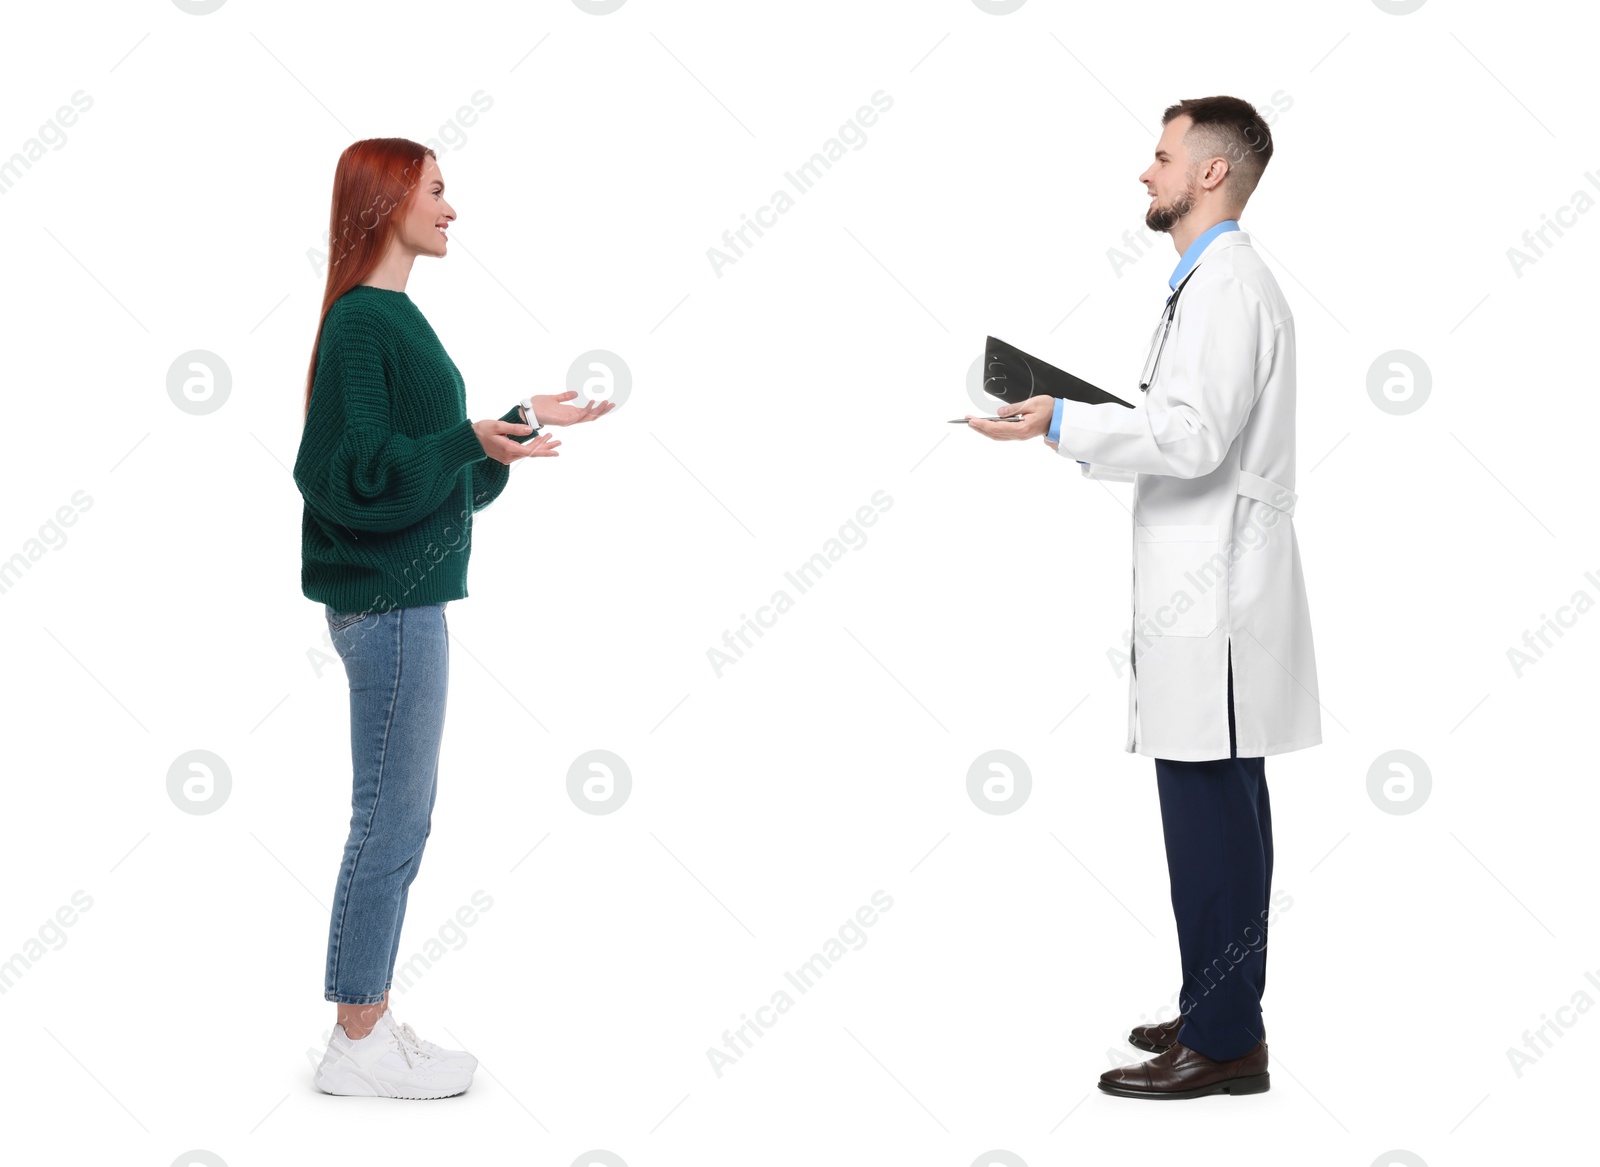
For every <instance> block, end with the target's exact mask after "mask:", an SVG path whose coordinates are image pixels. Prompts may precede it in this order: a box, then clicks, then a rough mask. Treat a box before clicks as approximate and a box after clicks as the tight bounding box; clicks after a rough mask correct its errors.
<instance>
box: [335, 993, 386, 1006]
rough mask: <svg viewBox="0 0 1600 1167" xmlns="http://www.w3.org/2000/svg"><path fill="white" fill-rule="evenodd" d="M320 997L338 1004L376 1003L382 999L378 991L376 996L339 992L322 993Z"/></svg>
mask: <svg viewBox="0 0 1600 1167" xmlns="http://www.w3.org/2000/svg"><path fill="white" fill-rule="evenodd" d="M322 999H323V1000H324V1001H334V1002H337V1003H338V1004H340V1005H377V1004H380V1003H381V1002H382V1001H383V994H382V993H379V994H378V995H377V996H376V997H352V996H348V995H344V994H340V993H323V994H322Z"/></svg>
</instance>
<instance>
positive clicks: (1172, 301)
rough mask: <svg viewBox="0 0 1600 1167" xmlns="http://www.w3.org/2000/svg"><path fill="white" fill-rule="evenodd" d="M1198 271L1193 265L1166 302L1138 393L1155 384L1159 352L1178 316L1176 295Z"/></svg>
mask: <svg viewBox="0 0 1600 1167" xmlns="http://www.w3.org/2000/svg"><path fill="white" fill-rule="evenodd" d="M1199 270H1200V265H1199V264H1195V265H1194V267H1192V268H1190V269H1189V274H1188V275H1186V276H1184V277H1183V279H1182V280H1180V281H1178V286H1177V288H1176V289H1175V290H1174V291H1173V293H1172V295H1171V297H1170V298H1169V299H1168V300H1167V311H1166V321H1165V322H1164V323H1163V324H1162V325H1161V341H1160V343H1159V344H1157V345H1156V355H1155V359H1154V360H1153V361H1152V360H1150V359H1149V358H1146V360H1145V367H1146V370H1147V371H1146V372H1145V373H1144V374H1143V375H1142V376H1141V377H1140V378H1139V392H1141V393H1148V392H1149V391H1150V386H1151V385H1152V384H1153V383H1154V382H1155V379H1156V369H1157V368H1159V367H1160V365H1161V350H1162V349H1164V348H1166V347H1167V333H1169V332H1171V331H1172V318H1173V317H1174V316H1176V315H1177V314H1178V295H1179V294H1180V293H1181V292H1182V291H1183V285H1184V284H1186V283H1188V282H1189V281H1190V279H1192V278H1193V277H1194V273H1195V272H1197V271H1199Z"/></svg>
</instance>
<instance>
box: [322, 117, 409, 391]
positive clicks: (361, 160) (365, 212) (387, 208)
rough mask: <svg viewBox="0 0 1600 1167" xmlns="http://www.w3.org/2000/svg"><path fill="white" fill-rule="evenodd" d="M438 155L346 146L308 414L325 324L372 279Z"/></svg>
mask: <svg viewBox="0 0 1600 1167" xmlns="http://www.w3.org/2000/svg"><path fill="white" fill-rule="evenodd" d="M424 155H426V156H427V157H430V158H435V159H437V157H438V156H437V155H436V154H434V152H433V151H432V150H430V149H429V148H428V147H426V146H424V145H422V144H421V143H420V142H413V141H412V140H411V139H410V138H364V139H362V140H361V141H359V142H354V143H352V144H351V145H349V146H347V147H345V151H344V153H343V154H341V155H339V165H338V166H337V167H336V168H335V169H334V172H333V205H332V209H331V210H330V212H329V215H328V279H327V283H326V285H325V286H324V287H323V290H322V312H321V314H320V315H319V316H318V317H317V339H316V343H314V344H313V345H312V346H311V368H310V369H309V370H308V371H307V373H306V412H307V413H310V412H311V386H312V384H313V383H314V382H315V381H316V378H317V354H318V352H319V351H321V348H322V322H323V321H324V320H326V319H327V318H328V309H329V308H331V307H333V302H334V301H335V300H337V299H338V298H339V297H340V296H342V295H344V294H345V293H346V292H348V291H349V290H350V289H351V288H353V287H355V286H356V285H357V284H359V283H361V282H362V281H363V280H365V279H366V278H367V276H369V275H371V274H372V269H373V268H375V267H377V266H378V262H379V261H380V260H381V259H382V258H383V256H384V253H385V252H386V251H387V250H388V248H389V241H390V240H391V239H393V238H394V234H395V231H396V226H395V224H396V222H397V221H398V216H399V215H403V214H404V213H405V211H406V208H407V207H408V206H409V205H410V202H411V199H412V195H413V192H415V191H416V189H417V187H418V186H420V185H421V184H422V167H423V156H424Z"/></svg>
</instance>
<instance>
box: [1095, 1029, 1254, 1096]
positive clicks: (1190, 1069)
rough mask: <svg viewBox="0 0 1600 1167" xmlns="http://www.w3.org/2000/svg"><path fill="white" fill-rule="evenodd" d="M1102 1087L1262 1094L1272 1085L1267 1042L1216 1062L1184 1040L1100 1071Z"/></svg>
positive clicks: (1127, 1092)
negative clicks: (1130, 1062)
mask: <svg viewBox="0 0 1600 1167" xmlns="http://www.w3.org/2000/svg"><path fill="white" fill-rule="evenodd" d="M1100 1089H1102V1090H1104V1091H1105V1092H1106V1093H1107V1094H1116V1095H1120V1096H1121V1097H1123V1098H1199V1097H1201V1096H1202V1095H1205V1094H1260V1093H1262V1092H1263V1091H1265V1090H1268V1089H1270V1080H1269V1078H1268V1075H1267V1043H1266V1042H1264V1041H1259V1042H1257V1043H1256V1046H1255V1048H1254V1049H1252V1050H1251V1051H1250V1052H1249V1053H1247V1054H1245V1055H1244V1056H1243V1057H1242V1058H1234V1059H1233V1060H1231V1061H1227V1062H1214V1061H1212V1060H1211V1059H1210V1058H1208V1057H1206V1056H1205V1055H1204V1054H1203V1053H1200V1052H1199V1051H1198V1050H1192V1049H1190V1048H1189V1047H1188V1046H1186V1045H1183V1044H1182V1043H1178V1044H1175V1045H1174V1046H1173V1047H1172V1048H1171V1049H1169V1050H1168V1051H1167V1052H1166V1053H1163V1054H1157V1055H1156V1056H1155V1057H1153V1058H1151V1059H1150V1060H1149V1061H1148V1062H1141V1063H1139V1064H1138V1065H1137V1066H1123V1067H1121V1068H1120V1069H1116V1070H1107V1071H1106V1072H1105V1073H1104V1074H1101V1075H1100Z"/></svg>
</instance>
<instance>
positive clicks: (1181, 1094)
mask: <svg viewBox="0 0 1600 1167" xmlns="http://www.w3.org/2000/svg"><path fill="white" fill-rule="evenodd" d="M1100 1089H1102V1090H1104V1091H1105V1092H1106V1093H1107V1094H1115V1095H1116V1096H1117V1097H1119V1098H1204V1097H1205V1096H1206V1095H1208V1094H1265V1093H1266V1092H1267V1091H1268V1090H1270V1089H1272V1075H1271V1074H1249V1075H1246V1076H1245V1077H1243V1078H1228V1079H1226V1080H1225V1081H1222V1082H1213V1083H1212V1084H1211V1085H1209V1086H1196V1087H1195V1088H1194V1089H1192V1090H1135V1089H1133V1088H1132V1087H1129V1086H1115V1085H1112V1084H1111V1083H1110V1082H1101V1083H1100Z"/></svg>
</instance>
